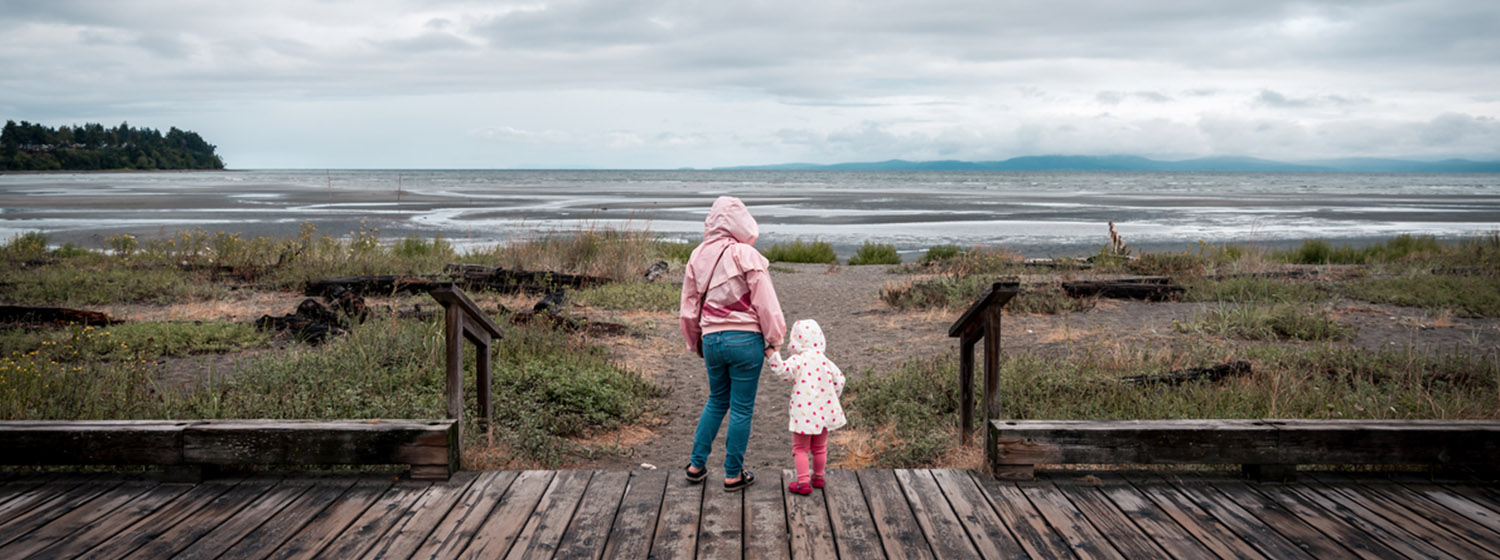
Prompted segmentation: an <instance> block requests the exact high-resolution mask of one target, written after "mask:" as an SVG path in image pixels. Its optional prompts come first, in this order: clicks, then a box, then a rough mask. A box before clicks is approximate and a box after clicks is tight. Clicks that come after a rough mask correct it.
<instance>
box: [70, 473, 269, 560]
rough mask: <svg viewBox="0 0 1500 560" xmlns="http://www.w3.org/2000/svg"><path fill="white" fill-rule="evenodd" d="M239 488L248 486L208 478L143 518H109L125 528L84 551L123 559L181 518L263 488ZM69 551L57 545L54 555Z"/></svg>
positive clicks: (97, 556) (243, 496)
mask: <svg viewBox="0 0 1500 560" xmlns="http://www.w3.org/2000/svg"><path fill="white" fill-rule="evenodd" d="M241 487H246V488H248V485H245V484H242V481H240V480H222V481H210V482H204V483H202V484H197V485H194V486H193V487H192V489H191V490H188V491H187V492H185V493H183V494H181V495H179V496H178V497H176V498H175V499H172V500H171V501H169V502H167V503H166V504H165V505H163V506H162V507H160V508H159V509H155V510H152V511H151V512H150V513H149V514H147V515H145V516H144V517H138V518H135V519H129V520H119V521H113V522H112V524H119V525H124V526H125V527H124V528H123V529H120V531H119V532H118V533H115V534H114V535H111V536H109V537H108V538H107V539H106V540H105V541H104V542H103V543H101V544H99V545H98V546H95V547H93V548H91V549H87V551H88V553H89V554H90V555H92V556H93V557H95V558H124V557H125V555H127V554H130V553H131V552H132V551H134V550H136V549H137V548H140V547H141V546H142V545H144V544H146V543H148V542H151V541H152V540H155V539H157V538H160V537H162V536H163V535H164V534H165V532H166V531H167V530H168V529H170V528H174V527H177V526H178V525H179V524H180V523H181V522H182V521H183V520H185V519H188V518H189V517H191V516H193V515H195V514H196V513H198V512H199V511H201V510H203V509H204V508H206V507H208V506H210V505H212V504H215V503H219V502H226V501H238V500H248V499H251V498H253V497H255V496H258V495H260V492H261V491H264V490H265V488H259V489H255V490H253V491H251V490H248V489H246V490H239V491H237V492H236V491H235V490H236V489H238V488H241ZM72 550H77V549H71V548H69V547H67V546H66V545H65V546H64V547H60V548H59V549H58V550H57V552H58V555H57V557H59V558H66V557H69V556H70V555H71V554H69V553H70V552H71V551H72ZM79 552H82V550H80V551H79Z"/></svg>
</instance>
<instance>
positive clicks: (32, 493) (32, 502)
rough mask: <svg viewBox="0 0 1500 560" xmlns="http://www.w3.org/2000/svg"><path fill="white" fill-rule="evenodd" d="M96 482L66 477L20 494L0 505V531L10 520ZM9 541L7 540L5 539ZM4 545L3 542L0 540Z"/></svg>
mask: <svg viewBox="0 0 1500 560" xmlns="http://www.w3.org/2000/svg"><path fill="white" fill-rule="evenodd" d="M94 480H98V477H95V476H66V477H58V478H56V479H54V480H52V481H50V482H48V483H46V484H40V485H37V486H35V487H32V488H31V489H30V490H27V491H25V492H22V493H20V494H19V495H17V496H16V497H14V498H11V499H10V500H9V501H7V502H5V503H4V504H0V529H3V528H4V527H6V526H7V525H9V524H10V522H11V520H13V519H15V518H17V517H20V516H23V515H27V514H28V513H30V512H31V511H32V510H34V509H36V508H38V507H41V506H43V505H44V504H46V503H48V502H51V501H52V500H56V499H59V498H61V497H62V496H64V495H66V494H67V493H68V492H70V491H72V490H73V489H75V488H79V487H81V486H83V485H84V484H87V483H89V482H92V481H94ZM5 540H9V539H5ZM0 544H4V540H0Z"/></svg>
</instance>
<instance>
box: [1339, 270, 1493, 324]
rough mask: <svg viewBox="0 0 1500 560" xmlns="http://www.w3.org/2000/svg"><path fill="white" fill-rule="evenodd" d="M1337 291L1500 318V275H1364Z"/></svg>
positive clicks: (1362, 298)
mask: <svg viewBox="0 0 1500 560" xmlns="http://www.w3.org/2000/svg"><path fill="white" fill-rule="evenodd" d="M1338 291H1339V293H1341V294H1343V295H1344V296H1346V297H1350V298H1354V299H1360V300H1364V301H1369V302H1374V303H1389V304H1394V305H1404V306H1408V307H1420V308H1423V309H1429V310H1433V311H1448V312H1452V313H1454V314H1456V315H1461V316H1465V317H1500V274H1490V275H1487V276H1453V275H1433V274H1420V275H1408V276H1400V277H1394V278H1390V277H1385V278H1364V279H1359V280H1354V281H1351V282H1348V283H1345V284H1343V285H1341V286H1339V287H1338Z"/></svg>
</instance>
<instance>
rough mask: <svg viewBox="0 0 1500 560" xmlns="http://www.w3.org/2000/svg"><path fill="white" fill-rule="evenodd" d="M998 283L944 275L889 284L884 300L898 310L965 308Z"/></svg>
mask: <svg viewBox="0 0 1500 560" xmlns="http://www.w3.org/2000/svg"><path fill="white" fill-rule="evenodd" d="M992 283H994V279H993V278H991V277H987V276H963V277H958V276H943V277H939V278H936V279H933V280H926V281H921V282H887V283H886V285H885V286H884V287H882V288H881V289H880V301H883V302H885V303H886V305H889V306H891V307H895V308H897V309H930V308H944V307H961V306H965V305H968V304H970V303H973V301H974V299H975V298H978V297H979V294H982V293H984V291H985V290H987V289H989V287H990V285H991V284H992Z"/></svg>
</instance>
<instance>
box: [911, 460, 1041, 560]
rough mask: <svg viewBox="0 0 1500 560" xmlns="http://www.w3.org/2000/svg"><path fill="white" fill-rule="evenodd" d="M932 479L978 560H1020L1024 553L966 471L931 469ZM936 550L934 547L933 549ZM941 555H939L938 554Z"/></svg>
mask: <svg viewBox="0 0 1500 560" xmlns="http://www.w3.org/2000/svg"><path fill="white" fill-rule="evenodd" d="M931 472H932V478H933V479H934V480H935V481H936V482H937V484H938V486H939V487H941V488H942V491H943V494H944V495H946V496H947V497H948V503H949V504H951V505H952V506H953V513H954V515H956V516H958V520H959V523H960V524H962V525H963V528H964V530H965V531H966V532H967V533H968V535H969V540H970V542H972V543H973V544H974V548H975V550H976V551H977V552H978V554H979V556H980V557H982V558H1021V557H1025V556H1026V551H1025V550H1023V549H1022V548H1021V544H1020V543H1018V542H1016V538H1015V536H1013V535H1011V534H1010V530H1009V529H1007V528H1006V527H1005V522H1004V521H1002V520H1001V519H1000V516H999V515H998V514H996V513H995V510H994V508H991V507H990V504H989V501H988V500H987V499H986V498H985V496H984V491H983V490H981V489H980V488H979V485H978V484H975V483H974V479H973V478H971V477H970V476H969V473H968V472H965V471H957V470H948V469H943V470H934V471H931ZM934 548H937V547H934ZM939 554H940V555H941V552H940V553H939Z"/></svg>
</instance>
